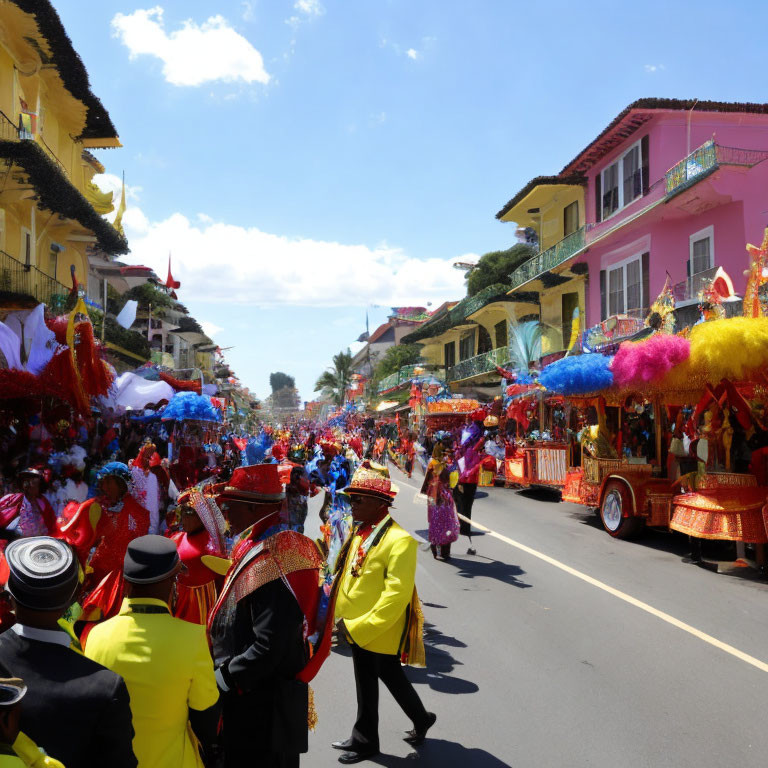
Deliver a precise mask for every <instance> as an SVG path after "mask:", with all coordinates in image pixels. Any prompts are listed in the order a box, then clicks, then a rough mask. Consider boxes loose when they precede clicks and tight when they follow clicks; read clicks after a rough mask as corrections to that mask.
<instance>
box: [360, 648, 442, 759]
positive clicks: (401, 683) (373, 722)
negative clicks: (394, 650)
mask: <svg viewBox="0 0 768 768" xmlns="http://www.w3.org/2000/svg"><path fill="white" fill-rule="evenodd" d="M350 645H351V646H352V661H353V663H354V666H355V687H356V689H357V721H356V722H355V727H354V728H353V729H352V741H354V742H355V744H357V745H359V746H360V747H364V748H366V749H368V748H370V749H378V748H379V680H381V681H382V682H383V683H384V685H386V686H387V688H388V689H389V692H390V693H391V694H392V697H393V698H394V700H395V701H396V702H397V703H398V704H399V705H400V708H401V709H402V710H403V712H405V714H406V715H407V716H408V717H409V718H410V720H411V721H412V722H413V725H414V728H418V727H420V726H422V725H424V724H425V723H426V721H427V710H426V709H424V705H423V704H422V703H421V699H420V698H419V694H418V693H416V691H415V689H414V687H413V685H411V682H410V680H408V678H407V677H406V676H405V671H404V670H403V667H402V665H401V664H400V659H399V658H398V657H397V656H389V655H387V654H384V653H373V652H372V651H366V650H365V649H364V648H361V647H360V646H359V645H355V644H354V643H350Z"/></svg>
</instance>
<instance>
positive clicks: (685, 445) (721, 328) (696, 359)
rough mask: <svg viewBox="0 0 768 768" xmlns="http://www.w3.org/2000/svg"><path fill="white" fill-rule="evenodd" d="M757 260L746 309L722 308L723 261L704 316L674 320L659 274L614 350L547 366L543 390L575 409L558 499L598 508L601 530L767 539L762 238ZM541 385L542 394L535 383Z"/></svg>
mask: <svg viewBox="0 0 768 768" xmlns="http://www.w3.org/2000/svg"><path fill="white" fill-rule="evenodd" d="M748 250H750V253H751V255H752V264H751V269H750V272H749V278H748V282H747V289H746V292H745V297H744V300H743V304H742V306H743V313H742V314H743V316H738V317H736V316H732V317H726V311H725V308H726V305H727V304H729V305H730V306H731V307H732V306H733V302H734V299H735V298H736V297H734V294H733V286H732V284H731V281H730V279H729V278H728V275H727V274H725V273H724V272H723V271H722V270H719V271H718V273H717V275H716V276H715V277H714V279H713V280H712V282H711V284H709V285H708V286H707V288H706V289H705V290H704V291H703V292H702V295H701V296H700V305H699V308H700V312H701V318H700V321H699V322H698V323H697V324H696V325H694V326H693V327H692V328H687V329H684V330H683V331H681V332H680V333H673V332H670V330H671V327H672V323H671V322H670V315H671V313H672V312H673V311H674V298H673V297H672V294H671V291H670V289H669V286H668V285H666V286H665V288H664V291H662V294H661V295H660V297H659V299H658V300H657V302H656V303H655V304H654V307H652V311H651V312H650V313H649V318H648V321H647V325H648V328H649V332H648V333H645V334H638V336H640V338H638V339H637V340H635V341H625V342H623V343H621V344H620V345H619V346H618V349H617V350H615V354H600V353H595V352H589V353H585V354H581V355H575V356H569V357H565V358H562V359H561V360H558V361H556V362H554V363H552V364H550V365H548V366H546V367H545V368H543V369H542V370H541V371H540V373H539V375H538V377H537V378H536V382H535V383H536V386H537V387H538V388H539V397H545V396H550V397H551V396H552V395H559V396H562V397H563V398H564V402H565V403H566V404H567V406H568V407H569V408H570V411H571V414H573V413H576V414H578V416H577V418H575V420H574V421H572V423H571V424H570V425H569V430H568V434H569V444H570V454H569V458H571V459H572V460H571V461H569V462H568V468H567V470H566V476H565V482H564V487H563V492H562V498H563V500H564V501H568V502H573V503H576V504H581V505H584V506H587V507H591V508H595V509H596V510H598V512H599V515H600V519H601V521H602V524H603V527H604V528H605V530H606V531H607V532H608V533H609V534H610V535H611V536H614V537H616V538H627V537H630V536H632V535H633V534H635V533H636V532H637V531H638V530H639V529H641V528H642V527H644V526H651V527H658V528H664V529H667V530H673V531H678V532H681V533H684V534H688V535H689V536H691V537H693V538H694V539H717V540H724V541H732V542H737V543H740V544H754V545H757V546H756V557H757V559H758V561H759V562H761V563H762V559H763V558H762V551H763V545H764V544H765V543H768V529H767V528H766V519H767V518H766V514H767V513H768V509H767V508H766V499H768V459H767V456H768V420H767V419H766V402H767V401H768V316H766V315H768V312H767V311H766V306H765V301H764V300H763V298H762V291H761V286H763V285H764V284H765V283H766V282H768V278H767V277H766V276H765V274H768V273H766V271H765V263H766V260H767V257H768V236H767V237H766V241H764V243H763V247H762V248H755V247H753V246H750V247H749V248H748ZM542 393H546V395H544V394H542Z"/></svg>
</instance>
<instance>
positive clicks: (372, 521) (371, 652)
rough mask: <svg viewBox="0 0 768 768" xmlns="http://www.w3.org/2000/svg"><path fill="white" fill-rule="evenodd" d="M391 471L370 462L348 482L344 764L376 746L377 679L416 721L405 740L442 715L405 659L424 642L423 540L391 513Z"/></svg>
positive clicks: (342, 601)
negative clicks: (353, 707) (419, 576)
mask: <svg viewBox="0 0 768 768" xmlns="http://www.w3.org/2000/svg"><path fill="white" fill-rule="evenodd" d="M388 475H389V473H388V472H387V470H386V469H385V468H383V467H381V468H376V467H374V466H372V465H371V464H370V463H369V462H367V461H366V462H364V463H363V464H362V465H361V467H360V468H359V469H358V470H357V472H355V475H354V477H353V478H352V482H351V483H350V485H349V486H348V487H347V488H345V492H346V493H347V495H348V496H349V499H350V503H351V506H352V515H353V517H354V520H355V523H356V525H357V528H356V530H355V532H354V533H353V535H352V539H351V541H350V542H349V546H348V549H347V552H346V557H345V558H344V560H343V565H342V566H341V571H340V573H339V574H338V575H337V577H336V578H338V579H340V580H341V581H340V583H339V588H338V593H337V597H336V619H337V620H338V621H339V624H340V627H341V628H342V629H343V631H344V633H345V634H346V636H347V639H348V640H349V642H350V645H351V646H352V661H353V663H354V669H355V685H356V688H357V720H356V722H355V725H354V727H353V729H352V735H351V736H350V738H349V739H346V740H345V741H337V742H334V743H333V745H332V746H333V747H334V748H335V749H340V750H343V752H344V753H343V754H342V755H341V756H340V757H339V762H340V763H343V764H346V765H348V764H351V763H357V762H360V761H362V760H367V759H368V758H370V757H373V756H374V755H376V754H378V752H379V680H382V681H383V683H384V685H386V686H387V688H388V689H389V692H390V693H391V694H392V696H393V697H394V698H395V701H396V702H397V703H398V704H399V705H400V707H401V708H402V710H403V711H404V712H405V714H406V715H407V716H408V717H409V718H410V719H411V721H412V722H413V729H412V730H410V731H407V732H406V741H408V742H409V743H411V744H413V745H418V744H421V743H422V742H423V741H424V738H425V736H426V733H427V731H428V730H429V728H431V727H432V725H434V723H435V720H436V719H437V717H436V716H435V715H434V714H433V713H431V712H427V710H426V709H425V708H424V705H423V704H422V703H421V699H420V698H419V695H418V694H417V693H416V691H415V690H414V688H413V686H412V685H411V683H410V681H409V680H408V678H407V677H406V676H405V672H404V671H403V667H402V665H401V660H405V659H406V658H407V656H408V654H409V653H410V654H411V655H413V654H414V652H416V654H415V655H417V656H418V655H419V654H418V652H417V649H416V646H419V645H420V644H421V629H422V625H421V621H420V619H421V608H420V606H419V604H418V597H417V596H416V593H415V588H414V582H415V578H416V553H417V549H418V546H417V544H416V541H415V540H414V539H413V538H412V537H411V536H410V535H409V534H408V532H407V531H404V530H403V529H402V528H401V527H400V526H399V525H398V524H397V523H396V522H395V521H394V520H393V519H392V518H391V517H390V515H389V508H390V506H391V505H392V502H393V501H394V498H395V496H396V495H397V487H396V486H395V485H394V484H393V483H392V482H391V480H390V479H389V476H388ZM409 643H412V644H413V647H411V646H410V645H409ZM412 663H413V662H412Z"/></svg>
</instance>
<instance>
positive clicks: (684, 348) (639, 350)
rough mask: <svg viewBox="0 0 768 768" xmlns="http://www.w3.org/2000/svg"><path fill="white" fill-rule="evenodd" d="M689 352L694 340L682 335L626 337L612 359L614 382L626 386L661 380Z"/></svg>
mask: <svg viewBox="0 0 768 768" xmlns="http://www.w3.org/2000/svg"><path fill="white" fill-rule="evenodd" d="M690 354H691V343H690V341H688V339H684V338H682V337H681V336H667V335H666V334H657V335H655V336H651V337H650V338H648V339H644V340H643V341H638V342H631V341H625V342H624V343H623V344H622V345H621V346H620V347H619V351H618V352H617V353H616V356H615V357H614V358H613V362H612V363H611V371H612V372H613V381H614V384H615V385H616V386H618V387H622V388H623V387H629V386H633V385H637V384H641V383H643V382H649V381H659V380H660V379H663V378H664V376H666V375H667V373H669V371H670V370H671V369H672V368H674V367H675V366H676V365H679V364H680V363H682V362H683V361H684V360H687V359H688V357H689V356H690Z"/></svg>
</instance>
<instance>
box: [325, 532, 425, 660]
mask: <svg viewBox="0 0 768 768" xmlns="http://www.w3.org/2000/svg"><path fill="white" fill-rule="evenodd" d="M359 546H360V537H359V536H355V537H354V539H353V540H352V544H351V545H350V548H349V553H348V555H347V561H346V563H345V564H344V569H343V570H342V572H341V573H340V574H339V576H338V577H337V578H340V579H341V583H340V585H339V592H338V596H337V598H336V619H337V620H338V619H344V625H345V626H346V628H347V631H348V632H349V634H350V637H351V638H352V640H353V641H354V643H355V644H356V645H359V646H360V647H361V648H365V649H366V650H367V651H373V652H374V653H386V654H390V655H394V654H397V653H398V652H399V650H400V644H401V640H402V638H403V632H404V630H405V619H406V609H407V608H408V606H409V605H410V603H411V600H412V598H413V588H414V582H415V580H416V555H417V551H418V544H417V543H416V540H415V539H414V538H413V537H412V536H411V535H410V534H409V533H408V532H407V531H404V530H403V529H402V528H401V527H400V526H399V525H398V524H397V523H395V522H393V523H392V525H391V526H390V527H389V529H388V530H387V531H386V533H385V534H384V536H383V537H382V539H381V541H380V542H379V543H378V544H377V545H376V546H375V547H372V548H371V549H370V550H369V551H368V554H367V556H366V558H365V564H364V566H363V571H362V573H361V574H360V576H357V577H355V576H353V575H352V568H353V566H354V565H355V562H356V560H357V552H358V548H359Z"/></svg>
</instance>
